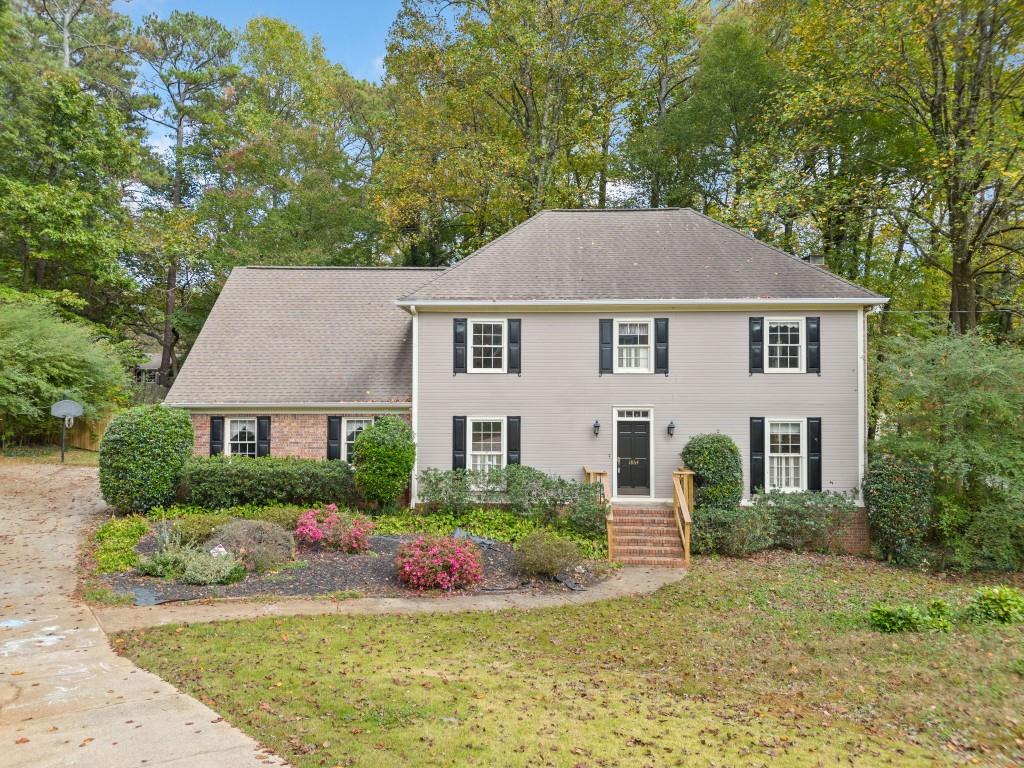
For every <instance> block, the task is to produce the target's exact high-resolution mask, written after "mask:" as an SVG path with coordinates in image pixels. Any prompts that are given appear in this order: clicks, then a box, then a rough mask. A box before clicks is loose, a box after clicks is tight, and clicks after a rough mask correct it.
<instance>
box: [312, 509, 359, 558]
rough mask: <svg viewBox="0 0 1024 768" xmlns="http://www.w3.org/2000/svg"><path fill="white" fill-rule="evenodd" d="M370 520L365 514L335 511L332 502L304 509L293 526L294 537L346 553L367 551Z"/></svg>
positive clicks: (313, 544)
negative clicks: (316, 507) (321, 506)
mask: <svg viewBox="0 0 1024 768" xmlns="http://www.w3.org/2000/svg"><path fill="white" fill-rule="evenodd" d="M373 527H374V526H373V521H371V520H370V519H369V518H368V517H366V516H365V515H360V514H358V513H354V512H349V511H347V510H346V511H341V512H339V511H338V508H337V507H336V506H335V505H334V504H328V505H327V506H326V507H325V508H324V509H310V510H307V511H306V512H305V513H303V515H302V516H301V517H300V518H299V521H298V523H297V525H296V527H295V538H296V539H297V540H298V541H300V542H302V543H303V544H308V545H310V546H315V547H325V548H328V549H337V550H339V551H341V552H347V553H348V554H351V555H355V554H362V553H363V552H369V551H370V534H371V533H373Z"/></svg>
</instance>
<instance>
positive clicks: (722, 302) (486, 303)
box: [395, 296, 889, 312]
mask: <svg viewBox="0 0 1024 768" xmlns="http://www.w3.org/2000/svg"><path fill="white" fill-rule="evenodd" d="M395 303H396V304H397V305H398V306H399V307H402V308H404V309H406V310H407V311H410V312H414V311H416V310H417V309H445V308H449V307H450V308H453V309H456V308H461V307H481V308H499V307H508V308H518V307H524V308H535V309H545V308H550V309H563V310H565V309H574V308H587V309H595V308H604V307H613V308H614V307H637V308H638V307H659V308H664V309H671V308H675V307H678V308H680V309H692V308H698V309H738V308H742V307H773V306H774V307H801V306H805V307H816V306H818V307H829V306H847V307H870V306H878V305H881V304H888V303H889V298H888V297H886V296H844V297H830V298H821V297H797V298H770V299H765V298H746V299H451V298H449V299H417V298H412V297H405V298H402V299H398V300H397V301H396V302H395Z"/></svg>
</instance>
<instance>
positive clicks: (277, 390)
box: [166, 267, 436, 405]
mask: <svg viewBox="0 0 1024 768" xmlns="http://www.w3.org/2000/svg"><path fill="white" fill-rule="evenodd" d="M434 273H436V270H428V269H393V268H392V269H387V268H378V269H374V268H336V269H331V268H322V269H317V268H273V267H239V268H236V269H235V270H233V271H232V272H231V275H230V277H229V278H228V280H227V282H226V283H225V284H224V288H223V290H222V291H221V294H220V297H219V298H218V299H217V303H216V304H215V305H214V307H213V311H211V312H210V316H209V318H207V320H206V324H205V325H204V326H203V330H202V332H201V333H200V334H199V338H198V339H196V342H195V344H194V345H193V346H192V351H191V352H190V353H189V356H188V358H187V359H186V361H185V364H184V366H182V369H181V371H180V372H179V373H178V377H177V379H176V380H175V382H174V386H172V387H171V391H170V392H169V393H168V395H167V400H166V402H167V403H168V404H177V405H184V404H208V405H215V404H216V405H230V404H238V405H256V404H299V403H356V402H404V401H408V400H410V399H411V397H412V320H411V317H410V315H409V314H408V313H407V312H406V311H405V310H403V309H401V308H399V307H398V306H396V305H395V300H396V299H397V298H398V297H399V296H402V295H404V294H406V293H409V292H410V291H412V290H413V289H414V288H416V287H417V286H419V285H422V284H423V282H424V281H426V280H427V279H429V278H430V277H431V276H432V275H433V274H434Z"/></svg>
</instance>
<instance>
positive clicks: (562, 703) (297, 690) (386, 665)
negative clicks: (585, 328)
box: [115, 552, 1024, 768]
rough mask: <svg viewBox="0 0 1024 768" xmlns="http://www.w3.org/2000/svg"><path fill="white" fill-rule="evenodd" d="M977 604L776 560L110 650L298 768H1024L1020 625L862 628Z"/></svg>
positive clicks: (127, 639)
mask: <svg viewBox="0 0 1024 768" xmlns="http://www.w3.org/2000/svg"><path fill="white" fill-rule="evenodd" d="M978 585H979V581H977V580H975V579H954V578H952V577H950V576H948V575H943V576H932V575H926V574H922V573H917V572H911V571H906V570H902V569H894V568H891V567H889V566H886V565H883V564H879V563H875V562H871V561H867V560H863V559H859V558H852V557H824V556H820V555H808V554H791V553H780V552H773V553H769V554H763V555H758V556H755V557H754V558H752V559H750V560H743V561H736V560H714V559H708V558H698V559H697V560H696V562H695V565H694V568H693V570H692V571H691V572H690V574H689V575H688V576H687V578H686V579H684V580H683V581H681V582H679V583H678V584H676V585H673V586H671V587H668V588H665V589H663V590H661V591H659V592H658V593H656V594H654V595H653V596H650V597H646V598H641V599H622V600H617V601H611V602H604V603H595V604H590V605H585V606H568V607H564V608H559V609H551V610H542V611H530V612H515V611H504V612H498V613H490V612H488V613H473V614H461V615H440V614H438V615H430V616H425V615H414V616H365V617H361V616H334V617H326V616H325V617H315V618H311V617H307V618H288V619H282V618H273V619H265V620H259V621H251V622H237V623H216V624H197V625H191V626H184V627H164V628H159V629H153V630H147V631H144V632H132V633H127V634H123V635H120V636H118V637H116V638H115V643H116V647H117V648H119V649H120V650H121V652H123V653H125V654H127V655H128V656H130V657H131V658H132V659H133V660H134V661H135V662H136V663H139V664H141V665H142V666H143V667H145V668H147V669H150V670H152V671H154V672H156V673H157V674H160V675H161V676H163V677H165V678H167V679H169V680H170V681H171V682H173V683H174V684H175V685H177V686H179V687H180V688H182V689H183V690H185V691H187V692H189V693H191V694H193V695H195V696H198V697H199V698H200V699H202V700H203V701H204V702H206V703H207V704H209V705H210V706H212V707H213V708H215V709H216V710H217V711H218V712H219V713H220V714H222V715H223V716H225V717H227V718H228V719H229V720H230V721H231V722H232V723H234V724H236V725H238V726H240V727H241V728H243V729H244V730H245V731H247V732H248V733H250V734H251V735H253V736H254V737H255V738H257V739H259V740H260V741H261V742H263V743H265V744H267V745H268V746H270V747H271V748H273V749H274V750H275V751H277V752H278V753H279V754H281V755H282V756H284V757H286V758H287V759H288V760H289V762H291V763H292V764H293V765H295V766H297V767H298V768H319V766H321V765H348V766H412V767H413V768H417V767H418V766H432V765H438V764H446V765H511V766H526V765H549V764H550V765H559V766H561V765H566V766H576V765H587V766H601V765H609V766H611V765H638V766H640V765H679V764H682V765H686V766H696V767H704V768H708V767H709V766H712V765H715V766H723V765H771V766H784V767H785V766H797V765H800V766H806V765H837V764H841V765H851V766H870V767H871V768H874V766H885V765H896V766H933V765H936V764H940V765H941V764H959V763H973V762H978V763H980V764H988V765H1004V766H1010V765H1013V764H1015V763H1019V762H1020V761H1021V760H1022V759H1024V747H1022V742H1021V739H1024V723H1022V721H1021V719H1020V712H1021V711H1024V686H1022V685H1021V673H1020V672H1018V671H1017V669H1018V668H1021V661H1020V660H1021V659H1022V658H1024V653H1022V650H1021V649H1022V647H1024V645H1022V644H1024V625H1003V624H986V625H981V626H974V625H966V626H964V627H963V628H960V627H957V628H956V629H954V631H951V632H948V633H944V632H935V633H932V632H923V633H911V634H904V635H898V636H893V635H884V634H881V633H878V632H876V631H874V630H872V629H871V627H870V624H869V619H868V616H869V613H870V609H871V607H872V606H873V605H876V604H879V603H887V604H901V603H912V604H915V605H921V606H925V605H927V604H928V602H929V601H932V600H938V599H942V600H945V601H946V602H948V603H949V604H950V605H954V606H956V605H964V604H966V603H968V602H969V601H970V598H971V595H972V594H973V592H974V590H975V588H976V587H977V586H978ZM412 649H414V650H412ZM239 658H244V659H246V660H247V663H246V664H244V665H239V664H237V663H236V662H237V660H238V659H239Z"/></svg>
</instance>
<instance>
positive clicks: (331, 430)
mask: <svg viewBox="0 0 1024 768" xmlns="http://www.w3.org/2000/svg"><path fill="white" fill-rule="evenodd" d="M327 459H328V461H337V460H339V459H341V416H328V417H327Z"/></svg>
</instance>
